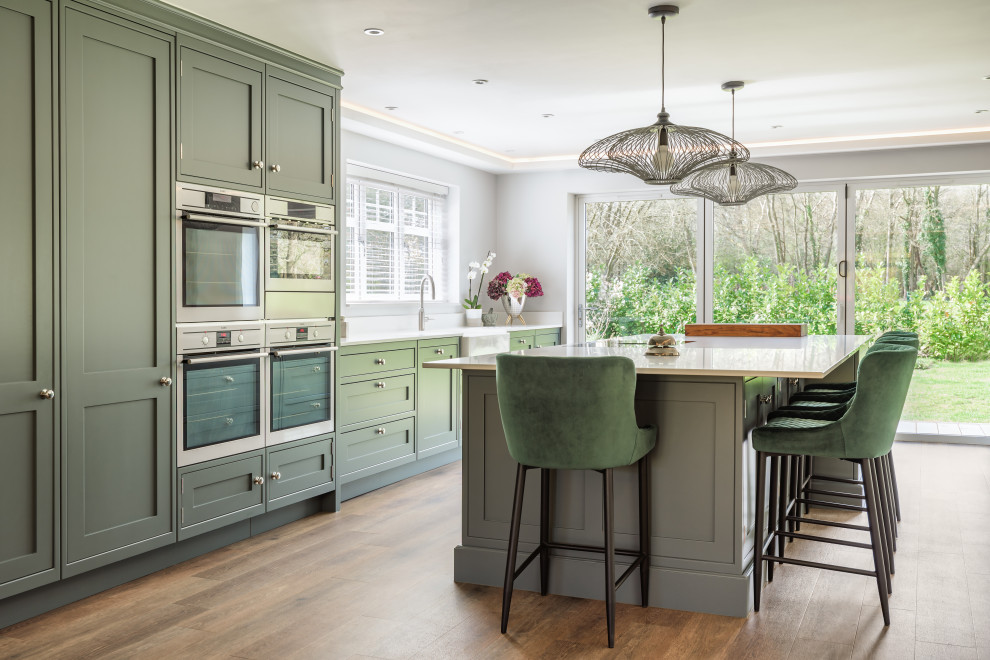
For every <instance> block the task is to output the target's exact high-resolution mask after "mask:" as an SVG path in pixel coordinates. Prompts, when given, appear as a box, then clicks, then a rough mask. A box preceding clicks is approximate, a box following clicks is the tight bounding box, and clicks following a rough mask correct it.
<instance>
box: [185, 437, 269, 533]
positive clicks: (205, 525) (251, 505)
mask: <svg viewBox="0 0 990 660" xmlns="http://www.w3.org/2000/svg"><path fill="white" fill-rule="evenodd" d="M264 463H265V457H264V456H263V455H262V454H261V453H260V452H259V453H256V454H251V455H248V456H245V457H243V458H238V459H235V460H225V461H214V462H211V463H210V465H209V466H207V467H201V466H193V467H190V468H185V469H183V470H181V472H180V474H179V500H180V504H179V506H180V509H179V511H180V513H179V538H181V539H186V538H189V537H190V536H196V535H197V534H202V533H203V532H208V531H210V530H213V529H218V528H220V527H224V526H226V525H230V524H231V523H235V522H237V521H238V520H244V519H245V518H250V517H251V516H256V515H258V514H259V513H264V512H265V477H264V473H263V470H264V467H265V465H264ZM259 482H260V483H259Z"/></svg>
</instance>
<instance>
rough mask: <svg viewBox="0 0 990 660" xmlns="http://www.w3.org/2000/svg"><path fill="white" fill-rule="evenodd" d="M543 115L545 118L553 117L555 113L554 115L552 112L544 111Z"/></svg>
mask: <svg viewBox="0 0 990 660" xmlns="http://www.w3.org/2000/svg"><path fill="white" fill-rule="evenodd" d="M541 116H542V117H543V118H544V119H550V118H551V117H553V115H552V114H551V113H549V112H545V113H543V115H541Z"/></svg>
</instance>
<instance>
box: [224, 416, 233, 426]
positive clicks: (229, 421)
mask: <svg viewBox="0 0 990 660" xmlns="http://www.w3.org/2000/svg"><path fill="white" fill-rule="evenodd" d="M223 423H224V424H226V425H227V426H231V425H232V424H233V423H234V418H233V417H228V418H227V419H225V420H223Z"/></svg>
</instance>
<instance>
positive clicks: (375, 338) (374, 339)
mask: <svg viewBox="0 0 990 660" xmlns="http://www.w3.org/2000/svg"><path fill="white" fill-rule="evenodd" d="M559 327H560V324H559V323H554V324H532V325H496V326H494V327H484V326H482V327H467V326H454V327H447V328H427V329H426V330H422V331H417V330H388V331H385V332H362V333H360V334H357V335H355V336H353V337H345V338H342V339H341V340H340V345H341V346H351V345H354V344H379V343H382V342H388V341H407V340H410V339H433V338H435V337H478V336H483V335H497V334H503V333H507V332H519V331H526V330H531V331H534V332H539V331H541V330H556V329H557V328H559ZM494 364H495V363H494V362H493V363H492V365H494ZM492 368H493V369H494V368H495V367H494V366H492Z"/></svg>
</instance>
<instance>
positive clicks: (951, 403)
mask: <svg viewBox="0 0 990 660" xmlns="http://www.w3.org/2000/svg"><path fill="white" fill-rule="evenodd" d="M918 365H919V366H920V367H924V368H919V369H915V371H914V376H913V378H912V379H911V389H910V390H908V397H907V402H906V403H905V404H904V414H903V415H902V416H901V419H903V420H905V421H911V422H970V423H977V424H978V423H983V424H987V423H990V360H985V361H982V362H946V361H942V360H928V359H925V358H921V359H919V360H918Z"/></svg>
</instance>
